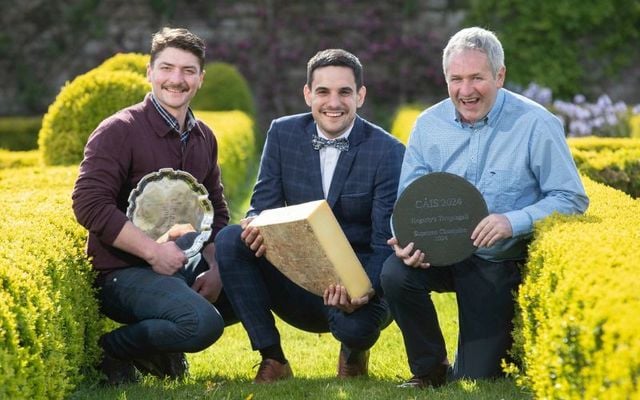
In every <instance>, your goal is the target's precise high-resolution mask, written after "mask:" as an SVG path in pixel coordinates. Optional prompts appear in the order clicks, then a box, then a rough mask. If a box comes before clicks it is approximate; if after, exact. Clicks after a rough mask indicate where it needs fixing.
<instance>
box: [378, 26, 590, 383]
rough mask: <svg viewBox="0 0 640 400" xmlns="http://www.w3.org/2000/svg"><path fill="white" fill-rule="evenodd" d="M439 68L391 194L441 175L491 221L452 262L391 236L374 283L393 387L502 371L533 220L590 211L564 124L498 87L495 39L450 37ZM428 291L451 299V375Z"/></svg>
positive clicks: (499, 54) (477, 34)
mask: <svg viewBox="0 0 640 400" xmlns="http://www.w3.org/2000/svg"><path fill="white" fill-rule="evenodd" d="M442 64H443V69H444V75H445V78H446V82H447V87H448V91H449V98H447V99H445V100H443V101H441V102H440V103H438V104H436V105H434V106H432V107H430V108H429V109H427V110H425V111H424V112H423V113H422V114H421V115H420V116H419V117H418V119H417V121H416V124H415V126H414V128H413V131H412V133H411V136H410V139H409V144H408V146H407V150H406V153H405V156H404V160H403V164H402V172H401V175H400V184H399V189H398V194H400V193H402V191H403V190H404V189H405V188H406V187H407V186H408V185H409V184H410V183H411V182H413V181H414V180H415V179H417V178H419V177H421V176H423V175H425V174H428V173H431V172H449V173H453V174H456V175H459V176H461V177H463V178H465V179H466V180H467V181H469V182H470V183H472V184H473V185H474V186H475V187H476V188H478V190H479V191H480V192H481V193H482V195H483V197H484V199H485V201H486V202H487V206H488V208H489V215H488V216H487V217H486V218H484V219H483V220H481V221H480V223H479V224H478V226H477V227H476V228H475V229H474V231H473V232H472V234H471V240H473V243H474V245H475V246H477V247H478V249H477V250H476V252H475V253H474V254H473V255H472V256H470V257H469V258H467V259H465V260H463V261H461V262H459V263H456V264H453V265H449V266H444V267H433V268H430V265H429V263H428V262H426V260H428V254H429V250H428V249H426V250H425V252H424V253H423V252H422V251H420V250H415V251H414V248H413V246H414V244H413V243H409V244H408V245H407V246H406V247H404V248H402V247H400V246H399V244H398V241H397V240H396V239H395V238H392V239H390V240H389V242H388V243H389V244H390V245H391V246H392V247H393V249H394V250H395V254H393V255H391V256H390V257H389V258H388V259H387V261H386V262H385V263H384V266H383V271H382V275H381V283H382V288H383V290H384V293H385V297H386V298H387V300H388V301H389V304H390V309H391V313H392V315H393V317H394V318H395V320H396V322H397V324H398V326H399V327H400V329H401V330H402V334H403V337H404V342H405V346H406V351H407V357H408V361H409V367H410V369H411V372H412V374H413V377H412V378H411V379H409V380H408V381H407V382H405V383H404V384H402V385H400V386H402V387H427V386H433V387H437V386H440V385H443V384H444V383H445V382H446V379H447V375H450V376H451V377H452V378H453V379H458V378H472V379H476V378H488V377H495V376H499V375H500V374H501V369H500V360H501V359H503V358H505V357H507V351H508V350H509V348H510V347H511V344H512V339H511V330H512V328H513V325H512V319H513V316H514V298H513V292H514V291H515V290H516V289H517V288H518V285H519V284H520V282H521V275H520V267H521V265H522V264H523V262H524V260H525V258H526V256H527V245H528V243H529V239H530V237H531V233H532V230H533V224H534V223H535V222H536V221H538V220H540V219H542V218H545V217H546V216H548V215H550V214H551V213H553V212H559V213H563V214H575V213H583V212H584V211H585V210H586V209H587V206H588V204H589V200H588V198H587V196H586V194H585V191H584V188H583V186H582V183H581V181H580V177H579V175H578V172H577V170H576V167H575V164H574V162H573V160H572V158H571V154H570V152H569V149H568V147H567V144H566V141H565V136H564V132H563V127H562V124H561V122H560V121H559V120H558V119H557V118H556V117H555V116H554V115H553V114H551V113H550V112H548V111H547V110H546V109H545V108H543V107H542V106H540V105H538V104H537V103H534V102H532V101H530V100H528V99H526V98H524V97H522V96H520V95H517V94H515V93H512V92H510V91H508V90H506V89H504V88H503V84H504V79H505V74H506V68H505V65H504V52H503V50H502V45H501V44H500V42H499V40H498V39H497V38H496V36H495V35H494V34H493V33H492V32H489V31H487V30H484V29H481V28H477V27H475V28H467V29H463V30H461V31H460V32H458V33H456V34H455V35H454V36H453V37H451V39H450V40H449V43H448V44H447V46H446V47H445V49H444V53H443V62H442ZM425 255H426V256H427V258H425ZM431 292H455V293H456V297H457V302H458V310H459V322H460V325H459V326H460V328H459V338H458V352H457V355H456V359H455V365H454V367H453V369H451V368H450V366H449V361H448V357H447V353H446V348H445V343H444V339H443V337H442V332H441V330H440V327H439V325H438V318H437V314H436V311H435V308H434V306H433V303H432V301H431V298H430V293H431Z"/></svg>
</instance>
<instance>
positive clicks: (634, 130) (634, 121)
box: [629, 114, 640, 139]
mask: <svg viewBox="0 0 640 400" xmlns="http://www.w3.org/2000/svg"><path fill="white" fill-rule="evenodd" d="M629 130H630V131H631V133H630V134H629V136H631V137H632V138H634V139H640V114H634V115H632V116H630V117H629Z"/></svg>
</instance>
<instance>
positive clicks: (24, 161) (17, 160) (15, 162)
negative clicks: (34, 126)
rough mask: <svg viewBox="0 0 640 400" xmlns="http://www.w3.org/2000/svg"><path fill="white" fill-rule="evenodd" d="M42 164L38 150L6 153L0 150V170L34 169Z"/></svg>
mask: <svg viewBox="0 0 640 400" xmlns="http://www.w3.org/2000/svg"><path fill="white" fill-rule="evenodd" d="M41 162H42V156H41V155H40V152H39V151H38V150H31V151H8V150H2V149H0V169H6V168H20V167H35V166H37V165H40V163H41Z"/></svg>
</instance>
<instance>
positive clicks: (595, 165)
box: [568, 137, 640, 198]
mask: <svg viewBox="0 0 640 400" xmlns="http://www.w3.org/2000/svg"><path fill="white" fill-rule="evenodd" d="M568 142H569V147H570V148H571V153H572V155H573V159H574V160H575V162H576V165H577V167H578V170H580V172H581V173H582V174H583V175H586V176H588V177H589V178H591V179H593V180H595V181H597V182H601V183H604V184H606V185H608V186H611V187H613V188H616V189H619V190H622V191H623V192H625V193H627V194H629V195H631V196H632V197H635V198H637V197H640V139H629V138H624V139H623V138H620V139H609V138H599V137H588V138H572V139H569V140H568Z"/></svg>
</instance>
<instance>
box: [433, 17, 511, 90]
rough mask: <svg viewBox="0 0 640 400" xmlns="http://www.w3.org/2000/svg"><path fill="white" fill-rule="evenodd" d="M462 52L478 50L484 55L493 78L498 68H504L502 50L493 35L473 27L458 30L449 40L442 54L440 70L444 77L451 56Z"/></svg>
mask: <svg viewBox="0 0 640 400" xmlns="http://www.w3.org/2000/svg"><path fill="white" fill-rule="evenodd" d="M464 50H478V51H481V52H483V53H484V54H486V55H487V58H488V59H489V67H490V68H491V73H492V74H493V77H494V78H495V77H496V76H497V75H498V72H499V71H500V68H502V67H504V50H503V49H502V44H501V43H500V41H499V40H498V38H497V37H496V35H495V33H493V32H491V31H489V30H486V29H483V28H479V27H477V26H474V27H472V28H465V29H462V30H460V31H459V32H458V33H456V34H455V35H453V36H451V39H449V43H447V46H446V47H445V48H444V51H443V52H442V70H443V71H444V76H445V77H446V76H447V67H448V66H449V60H450V59H451V56H453V55H454V54H457V53H459V52H461V51H464Z"/></svg>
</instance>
